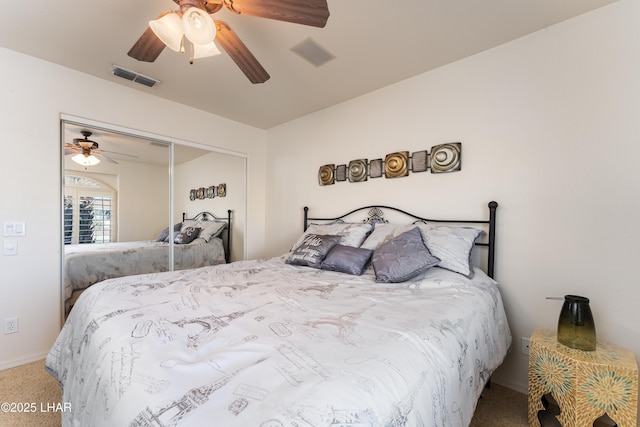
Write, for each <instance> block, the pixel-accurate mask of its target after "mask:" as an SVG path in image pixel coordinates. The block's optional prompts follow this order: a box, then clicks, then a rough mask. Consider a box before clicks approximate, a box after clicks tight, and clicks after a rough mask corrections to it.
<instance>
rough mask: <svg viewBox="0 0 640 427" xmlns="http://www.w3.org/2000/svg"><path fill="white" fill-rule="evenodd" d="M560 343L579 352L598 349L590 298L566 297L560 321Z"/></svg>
mask: <svg viewBox="0 0 640 427" xmlns="http://www.w3.org/2000/svg"><path fill="white" fill-rule="evenodd" d="M558 341H559V342H560V343H562V344H564V345H566V346H568V347H571V348H577V349H578V350H584V351H594V350H595V349H596V325H595V324H594V322H593V315H592V314H591V308H590V307H589V298H585V297H581V296H577V295H565V296H564V304H563V305H562V310H561V311H560V319H559V320H558Z"/></svg>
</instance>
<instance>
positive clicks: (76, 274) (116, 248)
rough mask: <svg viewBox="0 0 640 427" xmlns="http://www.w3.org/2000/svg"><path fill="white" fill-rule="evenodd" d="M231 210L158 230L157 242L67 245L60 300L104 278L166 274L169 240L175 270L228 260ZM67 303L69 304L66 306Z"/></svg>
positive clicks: (183, 216)
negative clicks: (223, 213) (171, 244)
mask: <svg viewBox="0 0 640 427" xmlns="http://www.w3.org/2000/svg"><path fill="white" fill-rule="evenodd" d="M230 224H231V211H230V210H229V211H228V212H227V216H226V218H219V217H216V216H215V215H214V214H212V213H210V212H200V213H198V214H197V215H195V216H194V217H193V218H187V217H186V214H185V213H183V214H182V222H180V223H177V224H175V225H174V226H173V230H172V231H170V230H169V228H166V229H165V230H162V231H161V232H160V233H159V235H158V238H157V239H156V240H146V241H136V242H113V243H97V244H79V245H66V246H65V247H64V250H65V252H64V286H65V300H66V301H67V302H68V301H69V300H70V299H71V298H72V296H73V293H74V292H78V291H83V290H85V289H87V288H88V287H89V286H91V285H93V284H95V283H98V282H100V281H102V280H105V279H110V278H114V277H123V276H131V275H135V274H144V273H156V272H161V271H167V270H168V267H169V247H170V245H169V239H170V238H172V239H173V240H174V245H173V254H174V266H175V267H174V269H175V270H184V269H188V268H195V267H204V266H207V265H215V264H221V263H225V262H229V255H230V251H229V247H230V242H231V239H230V238H231V233H230V230H231V226H230ZM67 305H68V304H67Z"/></svg>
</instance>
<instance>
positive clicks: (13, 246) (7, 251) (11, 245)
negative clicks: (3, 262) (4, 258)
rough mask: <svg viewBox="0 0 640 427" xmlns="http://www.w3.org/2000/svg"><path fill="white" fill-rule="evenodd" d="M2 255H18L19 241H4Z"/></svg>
mask: <svg viewBox="0 0 640 427" xmlns="http://www.w3.org/2000/svg"><path fill="white" fill-rule="evenodd" d="M2 254H3V255H18V240H17V239H4V242H3V252H2Z"/></svg>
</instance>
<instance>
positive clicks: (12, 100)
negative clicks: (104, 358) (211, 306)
mask: <svg viewBox="0 0 640 427" xmlns="http://www.w3.org/2000/svg"><path fill="white" fill-rule="evenodd" d="M0 63H2V64H3V65H8V64H11V66H3V67H0V94H1V96H0V117H2V138H1V139H0V149H1V150H2V153H3V155H2V159H1V160H0V171H1V172H0V173H1V176H2V179H0V195H1V197H0V223H3V222H5V221H25V222H26V230H27V235H26V236H25V237H20V238H18V255H17V256H0V319H4V318H7V317H14V316H17V317H18V318H19V325H20V332H19V333H17V334H11V335H4V334H0V369H2V368H6V367H10V366H15V365H18V364H21V363H25V362H28V361H31V360H36V359H40V358H42V357H44V356H45V355H46V353H47V352H48V350H49V348H50V347H51V345H52V344H53V341H54V340H55V337H56V336H57V334H58V332H59V330H60V326H61V325H60V313H61V309H60V294H61V291H60V247H61V234H60V225H61V219H60V189H61V184H60V176H61V162H60V117H61V115H70V116H75V117H86V118H88V119H90V120H95V121H99V122H102V123H111V124H114V125H117V126H120V127H124V128H127V129H134V130H140V131H142V132H147V133H151V134H154V135H161V136H166V137H168V138H173V139H179V140H183V141H189V142H193V143H196V144H203V145H215V146H218V147H222V148H224V149H226V150H231V151H234V152H239V153H244V154H246V155H247V157H248V159H249V161H248V165H249V166H248V167H249V171H248V182H247V186H248V198H247V205H248V206H247V208H248V209H250V210H252V215H250V216H249V217H248V218H247V230H248V235H249V236H251V238H250V240H249V242H248V245H247V246H248V248H249V251H248V254H247V256H249V257H258V256H261V255H262V254H264V217H265V215H264V206H265V204H264V197H265V195H264V182H263V181H264V175H265V170H264V167H265V163H264V159H265V152H266V151H265V150H266V147H265V131H263V130H260V129H255V128H252V127H250V126H246V125H243V124H239V123H236V122H233V121H230V120H227V119H224V118H221V117H218V116H214V115H211V114H207V113H204V112H202V111H198V110H195V109H192V108H188V107H185V106H183V105H180V104H176V103H173V102H168V101H166V100H163V99H160V98H157V97H154V96H151V95H149V94H147V93H144V92H142V91H139V90H132V89H129V88H126V87H124V86H122V85H118V84H114V83H111V82H109V81H106V80H102V79H98V78H95V77H91V76H88V75H85V74H82V73H78V72H75V71H72V70H70V69H67V68H63V67H60V66H57V65H54V64H51V63H48V62H44V61H41V60H38V59H35V58H32V57H29V56H25V55H22V54H19V53H16V52H13V51H10V50H7V49H4V48H0ZM150 93H152V91H150ZM25 157H26V159H27V160H24V159H25ZM1 239H2V240H3V239H4V238H1Z"/></svg>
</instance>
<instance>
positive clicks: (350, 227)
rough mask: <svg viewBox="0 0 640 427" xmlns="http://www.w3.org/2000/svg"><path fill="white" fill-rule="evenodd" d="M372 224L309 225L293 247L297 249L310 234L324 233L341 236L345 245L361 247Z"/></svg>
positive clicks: (341, 240) (342, 243)
mask: <svg viewBox="0 0 640 427" xmlns="http://www.w3.org/2000/svg"><path fill="white" fill-rule="evenodd" d="M372 228H373V227H372V225H371V224H356V223H350V222H345V223H332V224H311V225H309V227H307V231H305V232H304V234H303V235H302V236H300V238H299V239H298V241H297V242H296V243H295V244H294V245H293V248H291V250H292V251H295V250H296V249H297V248H298V246H300V245H301V244H302V242H303V241H304V239H305V236H306V235H308V234H322V235H332V236H340V242H339V244H341V245H343V246H353V247H354V248H357V247H360V245H361V244H362V242H364V239H366V238H367V236H368V235H369V233H371V229H372Z"/></svg>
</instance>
